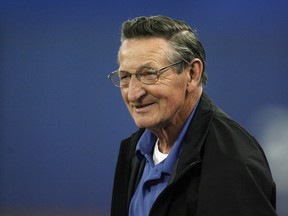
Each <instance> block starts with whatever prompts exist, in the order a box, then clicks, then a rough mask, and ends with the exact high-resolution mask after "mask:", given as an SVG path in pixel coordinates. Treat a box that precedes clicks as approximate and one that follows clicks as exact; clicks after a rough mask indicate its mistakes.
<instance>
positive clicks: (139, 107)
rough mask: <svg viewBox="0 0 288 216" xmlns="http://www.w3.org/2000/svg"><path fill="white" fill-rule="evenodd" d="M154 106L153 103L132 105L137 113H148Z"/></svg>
mask: <svg viewBox="0 0 288 216" xmlns="http://www.w3.org/2000/svg"><path fill="white" fill-rule="evenodd" d="M154 104H155V103H146V104H138V105H133V108H134V110H135V111H136V112H137V113H142V112H148V111H149V110H150V109H152V108H153V105H154Z"/></svg>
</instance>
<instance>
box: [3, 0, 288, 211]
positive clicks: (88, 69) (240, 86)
mask: <svg viewBox="0 0 288 216" xmlns="http://www.w3.org/2000/svg"><path fill="white" fill-rule="evenodd" d="M287 11H288V2H287V1H285V0H282V1H279V0H239V1H230V0H218V1H212V0H210V1H209V0H207V1H200V0H198V1H196V0H195V1H191V0H190V1H188V0H179V1H177V2H176V1H164V0H159V1H152V0H148V1H112V0H106V1H100V0H99V1H92V0H87V1H75V0H70V1H64V0H57V1H56V0H41V1H36V0H30V1H25V0H13V1H10V0H1V1H0V215H1V216H2V215H3V216H4V215H35V216H36V215H37V216H38V215H49V216H50V215H81V216H85V215H100V216H104V215H109V207H110V200H111V191H112V184H113V175H114V168H115V164H116V159H117V154H118V149H119V143H120V140H121V139H123V138H125V137H127V136H128V135H130V134H131V132H132V131H134V130H136V127H135V125H134V122H133V121H132V119H131V117H130V115H129V114H128V111H127V110H126V107H125V105H124V104H123V102H122V99H121V96H120V93H119V89H117V88H114V87H113V86H112V85H111V84H110V83H109V81H108V79H107V74H108V73H109V72H110V71H112V70H114V69H116V68H117V57H116V56H117V51H118V47H119V45H120V41H119V38H120V27H121V23H122V22H123V21H125V20H127V19H129V18H133V17H135V16H140V15H158V14H161V15H167V16H171V17H174V18H177V19H181V20H185V21H186V22H187V23H189V24H190V25H191V26H192V28H193V29H196V30H197V32H198V35H199V37H200V39H201V41H202V43H203V44H204V46H205V48H206V52H207V73H208V76H209V80H208V84H207V86H206V88H205V91H206V92H207V93H208V94H209V95H210V96H211V97H212V98H213V99H214V101H215V102H216V103H217V104H218V105H219V106H221V107H222V108H223V109H224V110H225V111H226V112H227V113H228V114H229V115H230V116H232V117H233V118H234V119H236V120H237V121H238V122H240V123H241V124H242V125H243V126H244V127H245V128H247V129H248V130H249V131H250V132H251V133H252V134H254V135H255V136H256V138H257V139H258V140H259V142H260V143H261V145H262V147H263V148H264V150H265V152H266V154H267V157H268V160H269V162H270V165H271V169H272V173H273V175H274V178H275V181H276V183H277V186H278V195H277V196H278V201H277V205H278V213H279V215H281V216H284V215H288V213H287V212H288V210H287V201H288V185H287V184H288V183H287V182H288V169H287V163H288V157H287V153H288V147H287V145H288V144H287V143H288V133H287V132H288V85H287V81H288V75H287V68H288V54H287V51H288V41H287V38H288V12H287Z"/></svg>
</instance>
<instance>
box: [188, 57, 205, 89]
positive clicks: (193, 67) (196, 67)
mask: <svg viewBox="0 0 288 216" xmlns="http://www.w3.org/2000/svg"><path fill="white" fill-rule="evenodd" d="M187 69H188V70H189V76H190V79H189V82H188V83H187V85H188V91H190V92H191V91H193V90H194V89H195V88H196V87H198V86H200V85H201V76H202V72H203V63H202V61H201V60H200V59H198V58H194V59H193V60H191V62H190V63H189V67H188V68H187Z"/></svg>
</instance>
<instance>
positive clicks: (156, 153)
mask: <svg viewBox="0 0 288 216" xmlns="http://www.w3.org/2000/svg"><path fill="white" fill-rule="evenodd" d="M158 142H159V139H157V141H156V143H155V146H154V152H153V162H154V164H155V165H157V164H159V163H161V162H162V161H163V160H165V158H166V157H167V156H168V154H163V153H162V152H160V151H159V146H158Z"/></svg>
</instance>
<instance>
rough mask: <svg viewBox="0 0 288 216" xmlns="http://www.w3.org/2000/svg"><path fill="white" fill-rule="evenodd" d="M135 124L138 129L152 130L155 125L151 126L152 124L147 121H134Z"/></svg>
mask: <svg viewBox="0 0 288 216" xmlns="http://www.w3.org/2000/svg"><path fill="white" fill-rule="evenodd" d="M134 122H135V124H136V125H137V127H138V128H148V129H149V128H152V127H153V126H154V125H155V124H153V123H152V122H148V121H141V120H140V121H137V120H134Z"/></svg>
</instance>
